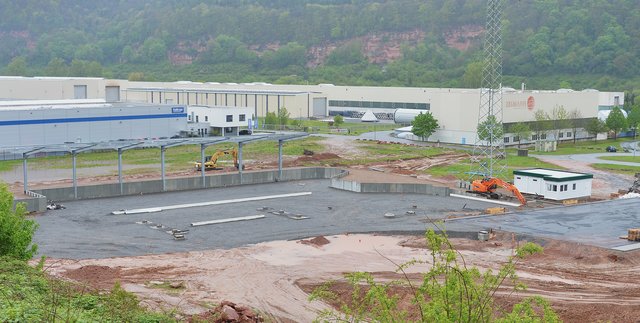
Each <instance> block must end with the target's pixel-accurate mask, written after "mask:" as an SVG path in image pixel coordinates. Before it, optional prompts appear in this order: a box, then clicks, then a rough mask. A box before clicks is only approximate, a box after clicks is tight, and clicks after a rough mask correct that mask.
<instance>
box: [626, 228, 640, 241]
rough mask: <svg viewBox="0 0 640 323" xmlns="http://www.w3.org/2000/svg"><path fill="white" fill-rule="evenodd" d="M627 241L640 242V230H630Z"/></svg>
mask: <svg viewBox="0 0 640 323" xmlns="http://www.w3.org/2000/svg"><path fill="white" fill-rule="evenodd" d="M627 240H629V241H640V229H629V233H628V235H627Z"/></svg>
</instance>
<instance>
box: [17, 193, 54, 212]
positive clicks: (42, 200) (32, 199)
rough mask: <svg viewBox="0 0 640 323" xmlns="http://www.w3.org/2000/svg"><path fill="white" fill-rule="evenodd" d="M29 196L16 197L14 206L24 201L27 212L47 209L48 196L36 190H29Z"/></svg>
mask: <svg viewBox="0 0 640 323" xmlns="http://www.w3.org/2000/svg"><path fill="white" fill-rule="evenodd" d="M27 195H29V197H28V198H23V199H16V200H14V201H13V208H14V209H15V207H16V204H18V203H24V204H25V206H26V209H27V212H43V211H44V210H46V209H47V197H46V196H43V195H40V194H38V193H35V192H31V191H27Z"/></svg>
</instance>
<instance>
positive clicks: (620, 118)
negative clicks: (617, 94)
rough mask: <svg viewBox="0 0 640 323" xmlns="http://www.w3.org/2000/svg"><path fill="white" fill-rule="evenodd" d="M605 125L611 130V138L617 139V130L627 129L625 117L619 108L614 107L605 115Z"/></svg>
mask: <svg viewBox="0 0 640 323" xmlns="http://www.w3.org/2000/svg"><path fill="white" fill-rule="evenodd" d="M606 124H607V127H608V128H609V129H610V130H611V131H613V139H618V132H620V131H622V130H625V129H627V127H628V124H627V118H625V116H624V114H622V110H620V108H618V107H615V108H613V110H611V112H610V113H609V116H607V121H606Z"/></svg>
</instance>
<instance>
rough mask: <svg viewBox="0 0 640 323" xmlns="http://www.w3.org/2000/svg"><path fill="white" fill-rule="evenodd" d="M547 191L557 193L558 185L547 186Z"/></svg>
mask: <svg viewBox="0 0 640 323" xmlns="http://www.w3.org/2000/svg"><path fill="white" fill-rule="evenodd" d="M547 191H554V192H557V191H558V185H551V184H547Z"/></svg>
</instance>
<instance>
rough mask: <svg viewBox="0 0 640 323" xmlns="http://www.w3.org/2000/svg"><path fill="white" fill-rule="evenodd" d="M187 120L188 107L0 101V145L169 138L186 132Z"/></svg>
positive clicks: (85, 102) (62, 101)
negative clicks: (184, 130)
mask: <svg viewBox="0 0 640 323" xmlns="http://www.w3.org/2000/svg"><path fill="white" fill-rule="evenodd" d="M186 119H187V113H186V107H185V106H177V105H151V104H146V103H145V104H139V103H138V104H129V103H106V102H104V100H43V101H0V146H31V145H46V144H62V143H93V142H101V141H109V140H120V139H144V138H160V137H167V138H168V137H171V136H173V135H176V134H178V133H180V131H181V130H182V129H184V125H185V124H186V122H187V120H186Z"/></svg>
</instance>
